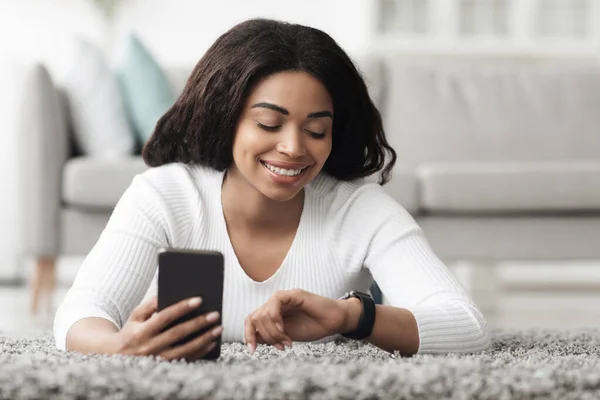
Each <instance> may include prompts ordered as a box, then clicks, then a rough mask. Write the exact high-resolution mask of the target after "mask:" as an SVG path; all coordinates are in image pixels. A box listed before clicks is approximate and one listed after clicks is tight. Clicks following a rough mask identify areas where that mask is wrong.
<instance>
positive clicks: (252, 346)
mask: <svg viewBox="0 0 600 400" xmlns="http://www.w3.org/2000/svg"><path fill="white" fill-rule="evenodd" d="M244 342H246V345H247V346H248V350H249V351H250V354H252V353H254V350H256V327H255V326H254V323H253V322H252V315H249V316H247V317H246V319H245V320H244Z"/></svg>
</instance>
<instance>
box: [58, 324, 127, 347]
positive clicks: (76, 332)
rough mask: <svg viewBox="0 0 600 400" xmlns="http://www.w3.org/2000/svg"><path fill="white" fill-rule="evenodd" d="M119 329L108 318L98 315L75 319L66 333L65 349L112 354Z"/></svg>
mask: <svg viewBox="0 0 600 400" xmlns="http://www.w3.org/2000/svg"><path fill="white" fill-rule="evenodd" d="M117 332H119V329H118V328H117V327H116V326H115V325H114V324H113V323H112V322H110V321H109V320H107V319H104V318H99V317H91V318H83V319H80V320H79V321H77V322H76V323H75V324H73V326H72V327H71V328H70V329H69V332H68V333H67V344H66V346H67V350H72V351H78V352H80V353H96V354H114V353H115V351H116V349H115V346H114V343H115V341H114V337H115V334H116V333H117Z"/></svg>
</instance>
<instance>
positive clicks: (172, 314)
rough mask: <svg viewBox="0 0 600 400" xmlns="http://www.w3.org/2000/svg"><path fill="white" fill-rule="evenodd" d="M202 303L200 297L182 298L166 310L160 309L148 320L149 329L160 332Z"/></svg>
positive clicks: (156, 332)
mask: <svg viewBox="0 0 600 400" xmlns="http://www.w3.org/2000/svg"><path fill="white" fill-rule="evenodd" d="M200 304H202V299H201V298H200V297H192V298H189V299H185V300H181V301H180V302H177V303H175V304H173V305H171V306H169V307H167V308H165V309H164V310H161V311H159V312H158V313H157V314H155V315H154V316H153V317H152V318H151V319H149V320H148V321H147V324H148V326H147V329H148V331H149V332H151V333H153V334H155V335H156V334H158V333H160V332H161V331H162V330H163V329H164V328H166V327H167V326H169V325H170V324H171V323H172V322H174V321H177V320H178V319H179V318H181V317H183V316H184V315H186V314H189V313H190V312H192V311H193V310H194V309H196V308H198V306H199V305H200Z"/></svg>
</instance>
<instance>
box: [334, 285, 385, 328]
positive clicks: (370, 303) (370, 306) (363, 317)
mask: <svg viewBox="0 0 600 400" xmlns="http://www.w3.org/2000/svg"><path fill="white" fill-rule="evenodd" d="M353 297H355V298H357V299H359V300H360V302H361V303H362V308H363V310H362V313H361V314H360V319H359V320H358V326H357V327H356V330H354V331H352V332H346V333H342V336H343V337H345V338H348V339H354V340H363V339H366V338H368V337H369V336H371V332H373V326H374V325H375V310H376V307H375V300H373V297H372V296H371V295H370V294H368V293H363V292H358V291H356V290H352V291H350V292H348V293H346V294H345V295H343V296H342V297H340V298H339V300H347V299H350V298H353Z"/></svg>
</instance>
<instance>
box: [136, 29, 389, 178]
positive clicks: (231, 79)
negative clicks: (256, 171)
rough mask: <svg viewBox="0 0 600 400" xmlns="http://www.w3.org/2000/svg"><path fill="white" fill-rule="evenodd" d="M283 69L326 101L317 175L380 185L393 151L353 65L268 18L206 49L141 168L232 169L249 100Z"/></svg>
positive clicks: (331, 47) (333, 49)
mask: <svg viewBox="0 0 600 400" xmlns="http://www.w3.org/2000/svg"><path fill="white" fill-rule="evenodd" d="M282 71H303V72H306V73H308V74H310V75H311V76H314V77H315V78H317V79H318V80H320V81H321V82H322V83H323V85H324V86H325V87H326V88H327V90H328V91H329V93H330V95H331V98H332V100H333V109H334V115H335V117H334V121H333V129H332V149H331V154H330V155H329V158H328V159H327V162H326V163H325V165H324V167H323V170H324V171H325V172H327V173H328V174H330V175H331V176H333V177H335V178H337V179H340V180H352V179H355V178H362V177H366V176H369V175H372V174H373V173H375V172H378V171H381V176H380V179H379V182H380V184H384V183H386V182H387V181H388V180H389V175H390V171H391V170H392V168H393V166H394V163H395V162H396V152H395V151H394V149H392V147H391V146H390V145H389V144H388V142H387V140H386V138H385V134H384V131H383V124H382V121H381V115H380V114H379V111H377V108H376V107H375V106H374V105H373V102H372V101H371V98H370V97H369V94H368V91H367V87H366V84H365V82H364V80H363V79H362V77H361V74H360V73H359V71H358V70H357V68H356V66H355V65H354V64H353V62H352V60H351V59H350V58H349V57H348V55H347V54H346V53H345V52H344V51H343V50H342V49H341V48H340V46H339V45H338V44H337V43H336V42H335V41H334V40H333V39H332V38H331V37H330V36H329V35H327V34H326V33H324V32H322V31H320V30H318V29H315V28H310V27H307V26H302V25H297V24H290V23H285V22H280V21H273V20H266V19H252V20H249V21H246V22H242V23H240V24H238V25H236V26H234V27H233V28H232V29H230V30H229V31H228V32H226V33H225V34H223V35H222V36H221V37H219V38H218V39H217V40H216V42H215V43H214V44H213V45H212V46H211V47H210V48H209V49H208V51H207V52H206V54H205V55H204V56H203V57H202V58H201V59H200V61H199V62H198V64H197V65H196V67H195V68H194V70H193V72H192V74H191V75H190V77H189V79H188V81H187V83H186V86H185V88H184V89H183V92H182V93H181V95H180V96H179V98H178V99H177V101H176V102H175V104H174V105H173V106H172V107H171V108H170V109H169V110H168V111H167V112H166V113H165V114H164V115H163V116H162V117H161V118H160V120H159V121H158V122H157V124H156V128H155V130H154V133H153V134H152V136H151V137H150V139H149V140H148V142H147V143H146V144H145V146H144V148H143V151H142V156H143V158H144V161H145V162H146V164H147V165H148V166H150V167H157V166H160V165H163V164H167V163H172V162H182V163H186V164H200V165H205V166H209V167H212V168H214V169H217V170H219V171H223V170H225V169H227V168H228V167H229V166H230V165H231V164H232V163H233V139H234V135H235V130H236V126H237V122H238V119H239V118H240V116H241V114H242V111H243V107H244V105H245V103H246V100H247V98H248V96H249V95H250V93H251V91H252V90H253V88H254V87H255V86H256V85H257V83H259V82H260V81H261V80H262V79H264V78H265V77H267V76H269V75H271V74H274V73H277V72H282ZM386 152H387V153H389V156H390V160H389V162H388V163H387V164H386V160H385V158H386Z"/></svg>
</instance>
